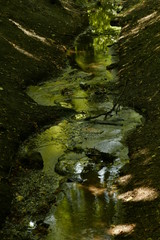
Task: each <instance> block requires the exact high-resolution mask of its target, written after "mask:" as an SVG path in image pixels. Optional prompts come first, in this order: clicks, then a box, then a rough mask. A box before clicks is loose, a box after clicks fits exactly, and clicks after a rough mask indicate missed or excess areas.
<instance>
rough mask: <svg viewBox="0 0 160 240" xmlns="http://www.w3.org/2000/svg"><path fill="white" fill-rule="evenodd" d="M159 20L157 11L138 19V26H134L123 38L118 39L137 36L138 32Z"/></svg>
mask: <svg viewBox="0 0 160 240" xmlns="http://www.w3.org/2000/svg"><path fill="white" fill-rule="evenodd" d="M159 19H160V17H159V16H158V13H157V11H154V12H153V13H151V14H149V15H147V16H145V17H143V18H141V19H139V20H138V21H137V22H138V24H137V25H136V27H135V28H133V29H131V30H130V31H129V33H128V34H124V35H123V36H121V37H120V39H122V38H125V37H129V36H132V35H136V34H138V33H139V31H141V30H143V29H145V28H146V27H147V26H150V25H152V24H153V23H155V22H157V21H159ZM128 26H129V25H128Z"/></svg>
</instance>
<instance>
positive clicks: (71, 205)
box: [23, 1, 142, 240]
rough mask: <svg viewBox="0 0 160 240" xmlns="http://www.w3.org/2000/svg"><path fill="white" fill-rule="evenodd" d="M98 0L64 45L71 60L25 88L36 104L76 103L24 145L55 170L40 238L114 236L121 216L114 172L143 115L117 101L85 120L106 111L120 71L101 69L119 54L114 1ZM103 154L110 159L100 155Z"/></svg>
mask: <svg viewBox="0 0 160 240" xmlns="http://www.w3.org/2000/svg"><path fill="white" fill-rule="evenodd" d="M101 2H102V5H100V6H99V7H97V6H96V5H95V4H94V3H93V2H92V1H91V5H89V10H88V16H89V22H90V26H89V28H88V29H86V31H85V32H83V33H82V34H80V35H79V36H78V37H77V38H76V39H75V45H74V48H72V49H69V50H68V52H67V55H68V58H69V62H70V64H71V65H70V66H68V67H67V68H66V69H65V70H64V72H63V73H62V75H61V76H59V77H58V78H57V79H51V80H50V81H49V82H46V83H44V84H42V85H41V86H30V87H29V88H28V90H27V92H28V95H29V96H31V97H32V98H33V99H34V100H35V101H36V102H37V103H39V104H41V105H51V106H54V105H60V106H63V107H66V108H70V109H74V110H75V111H76V113H75V115H74V117H72V118H66V119H64V120H62V121H61V122H60V123H59V124H57V125H54V126H52V127H51V128H50V129H48V130H46V131H45V132H43V133H42V134H40V135H37V136H36V137H35V138H32V139H31V140H30V142H29V143H28V144H27V146H26V147H25V148H24V149H23V151H34V150H36V151H37V150H38V151H39V152H41V154H42V157H43V160H44V169H43V170H44V172H45V174H52V173H53V174H54V175H55V178H59V181H60V189H61V193H60V194H59V195H58V197H57V206H53V207H52V208H51V209H50V212H49V213H48V214H47V216H46V219H45V222H46V223H47V224H49V225H50V227H49V233H48V235H47V236H46V237H45V238H44V239H46V240H70V239H72V240H79V239H81V240H83V239H84V240H90V239H95V240H101V239H108V240H109V239H110V240H111V239H114V236H113V235H112V234H111V232H110V231H109V230H110V228H111V227H112V226H113V225H116V224H119V223H120V219H121V207H120V203H119V201H118V200H117V194H118V193H117V190H116V187H115V180H116V178H117V177H118V174H119V171H120V169H121V168H122V166H124V164H126V163H127V162H128V161H129V159H128V148H127V146H126V145H125V138H126V136H127V134H128V133H129V131H131V130H133V129H134V128H135V127H136V126H137V125H140V124H141V120H142V118H141V116H140V115H139V114H138V113H136V112H135V111H134V110H133V109H128V108H124V107H122V106H119V107H118V108H117V110H116V111H112V113H111V115H110V116H108V118H107V119H104V116H103V115H102V116H100V117H98V118H95V119H90V120H87V121H86V118H87V117H93V116H96V115H101V114H103V113H106V112H108V111H110V110H111V109H112V107H113V105H114V99H117V98H118V97H119V94H120V93H117V92H113V91H112V90H111V89H112V88H111V86H112V85H114V84H115V83H116V81H117V79H118V78H117V75H116V69H112V70H106V67H107V66H109V65H110V64H112V63H114V62H117V61H118V56H117V54H116V51H115V48H116V47H115V46H116V45H115V44H114V43H116V41H117V39H118V35H119V32H120V28H118V27H111V26H110V19H111V18H112V17H113V15H114V14H115V7H114V6H113V2H112V1H106V2H105V1H101ZM117 2H118V1H117ZM85 3H87V1H85ZM79 4H82V3H81V1H79ZM33 146H34V147H33ZM90 149H92V150H93V149H96V150H97V151H98V153H103V154H102V155H99V157H98V158H96V161H93V159H90V158H89V157H88V156H87V151H88V150H90ZM105 154H109V156H113V157H114V161H113V162H109V161H108V160H107V159H105V157H102V156H105ZM55 169H57V173H55ZM72 177H73V178H72ZM74 179H75V181H74ZM53 184H54V183H53Z"/></svg>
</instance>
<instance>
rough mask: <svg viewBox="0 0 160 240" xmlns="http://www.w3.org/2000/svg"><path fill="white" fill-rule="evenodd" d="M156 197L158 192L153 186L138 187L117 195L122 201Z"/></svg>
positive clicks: (145, 199) (146, 199)
mask: <svg viewBox="0 0 160 240" xmlns="http://www.w3.org/2000/svg"><path fill="white" fill-rule="evenodd" d="M157 197H158V192H157V191H156V190H155V189H154V188H149V187H139V188H135V189H134V190H133V191H128V192H125V193H122V194H120V195H119V196H118V199H119V200H122V201H123V202H139V201H153V200H155V199H156V198H157Z"/></svg>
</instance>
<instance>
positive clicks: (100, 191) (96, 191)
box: [88, 186, 106, 196]
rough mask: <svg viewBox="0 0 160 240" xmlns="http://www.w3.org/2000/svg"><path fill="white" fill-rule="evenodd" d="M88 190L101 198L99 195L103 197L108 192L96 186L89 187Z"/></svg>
mask: <svg viewBox="0 0 160 240" xmlns="http://www.w3.org/2000/svg"><path fill="white" fill-rule="evenodd" d="M88 190H89V191H90V192H91V193H92V194H93V195H96V196H99V195H102V194H103V193H104V192H105V191H106V188H97V187H95V186H89V187H88Z"/></svg>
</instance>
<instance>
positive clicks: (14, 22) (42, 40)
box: [9, 19, 51, 46]
mask: <svg viewBox="0 0 160 240" xmlns="http://www.w3.org/2000/svg"><path fill="white" fill-rule="evenodd" d="M9 21H10V22H12V23H13V24H15V25H16V26H17V27H18V28H19V29H20V30H21V31H22V32H23V33H24V34H26V35H27V36H29V37H32V38H35V39H37V40H39V41H41V42H42V43H44V44H46V45H49V46H50V45H51V44H50V43H49V42H48V41H47V39H46V38H45V37H42V36H39V35H37V34H36V33H35V31H34V30H32V29H30V30H27V29H26V28H24V27H22V25H20V24H19V23H17V22H16V21H14V20H12V19H9Z"/></svg>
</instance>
